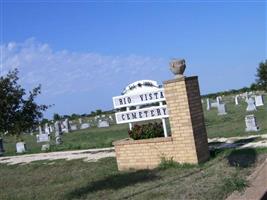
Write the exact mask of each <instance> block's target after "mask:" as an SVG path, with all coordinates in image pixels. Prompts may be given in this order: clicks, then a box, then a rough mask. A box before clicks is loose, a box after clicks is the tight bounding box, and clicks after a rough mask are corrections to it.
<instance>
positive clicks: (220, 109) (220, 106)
mask: <svg viewBox="0 0 267 200" xmlns="http://www.w3.org/2000/svg"><path fill="white" fill-rule="evenodd" d="M217 108H218V115H226V114H227V113H226V108H225V104H224V103H222V104H218V105H217Z"/></svg>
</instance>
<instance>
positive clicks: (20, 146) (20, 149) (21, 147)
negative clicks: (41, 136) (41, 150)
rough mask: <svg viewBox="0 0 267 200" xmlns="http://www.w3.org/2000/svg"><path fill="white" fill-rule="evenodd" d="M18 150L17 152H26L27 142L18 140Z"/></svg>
mask: <svg viewBox="0 0 267 200" xmlns="http://www.w3.org/2000/svg"><path fill="white" fill-rule="evenodd" d="M16 150H17V153H24V152H26V145H25V142H17V143H16Z"/></svg>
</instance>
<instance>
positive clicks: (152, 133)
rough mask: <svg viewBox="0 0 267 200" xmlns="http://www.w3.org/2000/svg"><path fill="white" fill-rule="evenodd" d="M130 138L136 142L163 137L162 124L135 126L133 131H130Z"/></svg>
mask: <svg viewBox="0 0 267 200" xmlns="http://www.w3.org/2000/svg"><path fill="white" fill-rule="evenodd" d="M128 133H129V136H130V137H131V138H133V139H134V140H140V139H148V138H155V137H163V136H164V131H163V126H162V123H156V122H155V123H149V124H144V125H138V124H135V125H134V127H133V128H132V130H129V131H128Z"/></svg>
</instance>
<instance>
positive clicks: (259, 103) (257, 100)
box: [255, 95, 264, 107]
mask: <svg viewBox="0 0 267 200" xmlns="http://www.w3.org/2000/svg"><path fill="white" fill-rule="evenodd" d="M255 105H256V106H257V107H259V106H264V103H263V98H262V95H257V96H255Z"/></svg>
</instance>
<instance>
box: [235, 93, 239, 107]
mask: <svg viewBox="0 0 267 200" xmlns="http://www.w3.org/2000/svg"><path fill="white" fill-rule="evenodd" d="M235 105H239V102H238V95H236V96H235Z"/></svg>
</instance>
